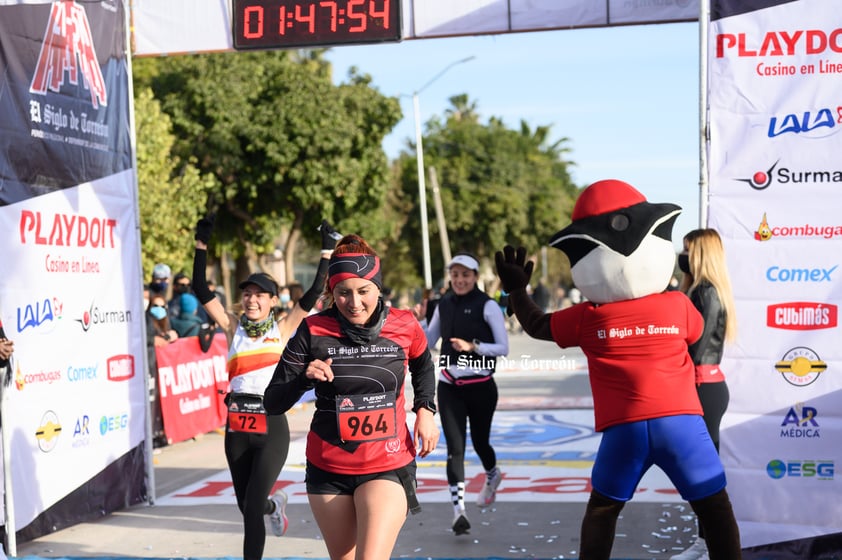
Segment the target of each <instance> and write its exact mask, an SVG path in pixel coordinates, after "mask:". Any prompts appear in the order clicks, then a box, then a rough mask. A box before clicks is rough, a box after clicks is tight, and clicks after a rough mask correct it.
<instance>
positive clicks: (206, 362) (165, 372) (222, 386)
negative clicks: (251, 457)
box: [155, 333, 228, 443]
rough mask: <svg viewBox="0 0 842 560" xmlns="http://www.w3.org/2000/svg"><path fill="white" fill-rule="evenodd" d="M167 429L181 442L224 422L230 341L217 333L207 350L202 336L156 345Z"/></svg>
mask: <svg viewBox="0 0 842 560" xmlns="http://www.w3.org/2000/svg"><path fill="white" fill-rule="evenodd" d="M155 356H156V357H157V360H158V389H159V394H160V398H161V414H162V416H163V419H164V433H165V434H166V437H167V440H168V441H169V442H170V443H178V442H179V441H184V440H187V439H190V438H192V437H195V436H196V435H198V434H205V433H207V432H210V431H211V430H214V429H216V428H219V427H220V426H224V425H225V419H226V416H227V410H226V407H225V402H224V398H225V393H226V392H227V390H228V371H227V369H226V366H227V362H228V343H227V342H226V340H225V335H224V334H222V333H217V334H216V335H214V338H213V342H212V343H211V346H210V348H209V349H208V351H207V352H202V349H201V347H200V346H199V337H197V336H191V337H187V338H180V339H178V340H176V341H175V342H173V343H172V344H167V345H166V346H159V347H157V348H155Z"/></svg>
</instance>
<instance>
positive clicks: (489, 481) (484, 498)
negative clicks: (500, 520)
mask: <svg viewBox="0 0 842 560" xmlns="http://www.w3.org/2000/svg"><path fill="white" fill-rule="evenodd" d="M502 480H503V473H502V472H501V471H499V470H498V471H497V476H495V477H494V478H487V477H486V480H485V486H483V487H482V491H481V492H480V493H479V496H477V505H478V506H479V507H486V506H490V505H491V504H493V503H494V500H496V499H497V487H498V486H500V481H502Z"/></svg>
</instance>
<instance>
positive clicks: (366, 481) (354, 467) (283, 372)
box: [265, 235, 439, 560]
mask: <svg viewBox="0 0 842 560" xmlns="http://www.w3.org/2000/svg"><path fill="white" fill-rule="evenodd" d="M382 288H383V282H382V277H381V273H380V259H379V257H378V256H377V254H376V253H375V252H374V250H373V249H372V248H371V247H370V246H369V245H368V243H366V242H365V240H363V239H362V238H361V237H358V236H356V235H349V236H346V237H343V238H342V239H341V240H340V241H339V243H338V244H337V246H336V249H335V250H334V252H333V256H332V257H331V259H330V266H329V268H328V291H327V293H326V294H325V295H326V299H327V302H328V307H327V308H326V309H325V310H324V311H322V312H321V313H319V314H317V315H311V316H309V317H307V318H306V319H305V320H304V322H303V323H302V325H301V327H300V328H299V329H298V332H297V333H296V334H295V336H294V337H293V339H292V340H291V341H290V342H289V344H288V345H287V347H286V349H285V350H284V354H283V357H282V358H281V362H280V363H279V364H278V367H277V369H276V370H275V375H274V377H273V378H272V381H271V382H270V383H269V386H268V387H267V388H266V403H265V404H266V410H268V411H269V412H270V413H271V414H277V413H281V412H283V411H285V410H287V409H288V408H289V407H290V406H292V405H293V404H294V403H295V402H297V401H298V399H299V397H300V396H301V395H302V394H303V393H304V392H305V391H307V390H309V389H311V388H315V393H316V411H315V413H314V415H313V420H312V423H311V424H310V433H309V434H308V436H307V471H306V483H307V495H308V499H309V502H310V508H311V509H312V510H313V516H314V517H315V519H316V522H317V523H318V524H319V529H320V530H321V533H322V536H323V537H324V540H325V545H326V546H327V550H328V553H329V554H330V557H331V559H332V560H354V559H355V558H358V559H363V558H364V559H365V560H387V559H388V558H389V557H390V555H391V553H392V550H393V548H394V546H395V542H397V538H398V533H399V532H400V529H401V527H402V526H403V524H404V521H405V519H406V513H407V509H410V510H411V511H413V513H414V512H415V511H417V508H418V507H419V506H418V501H417V499H416V497H415V484H416V480H415V470H416V463H415V455H416V449H417V454H418V455H419V456H421V457H426V456H427V455H429V454H430V453H431V452H432V451H433V450H434V449H435V448H436V444H437V443H438V439H439V429H438V427H437V426H436V422H435V419H434V417H433V415H434V413H435V405H434V404H433V403H434V397H435V371H434V368H433V361H432V358H431V356H430V351H429V350H428V349H427V339H426V337H425V336H424V331H423V330H422V329H421V325H420V324H419V323H418V321H416V320H415V317H414V316H413V314H412V312H411V311H409V310H401V309H395V308H394V307H390V306H387V305H385V304H384V303H383V299H382V297H381V291H382ZM407 369H408V370H409V372H410V373H411V375H412V388H413V393H414V400H413V406H412V410H413V411H415V414H416V417H415V426H414V430H413V431H410V430H409V428H408V426H407V421H406V416H407V414H406V397H405V394H404V392H405V388H406V384H405V381H406V376H407Z"/></svg>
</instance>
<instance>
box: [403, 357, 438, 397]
mask: <svg viewBox="0 0 842 560" xmlns="http://www.w3.org/2000/svg"><path fill="white" fill-rule="evenodd" d="M409 371H411V372H412V391H413V398H412V409H413V410H416V409H417V408H418V407H419V406H421V403H424V402H435V398H436V368H435V366H434V364H433V357H432V355H431V354H430V351H429V350H428V349H427V350H425V351H424V353H423V354H421V355H420V356H418V357H417V358H412V359H410V360H409Z"/></svg>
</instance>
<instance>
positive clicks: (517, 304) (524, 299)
mask: <svg viewBox="0 0 842 560" xmlns="http://www.w3.org/2000/svg"><path fill="white" fill-rule="evenodd" d="M509 304H510V305H513V306H514V308H515V315H516V316H517V320H518V322H519V323H520V326H521V327H523V330H524V332H526V334H528V335H529V336H531V337H532V338H537V339H538V340H552V339H553V333H552V330H551V329H550V314H549V313H544V312H543V311H542V310H541V308H540V307H538V306H537V305H535V302H534V301H533V300H532V298H531V297H530V296H529V294H527V293H526V288H518V289H517V290H515V291H513V292H511V293H510V294H509Z"/></svg>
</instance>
